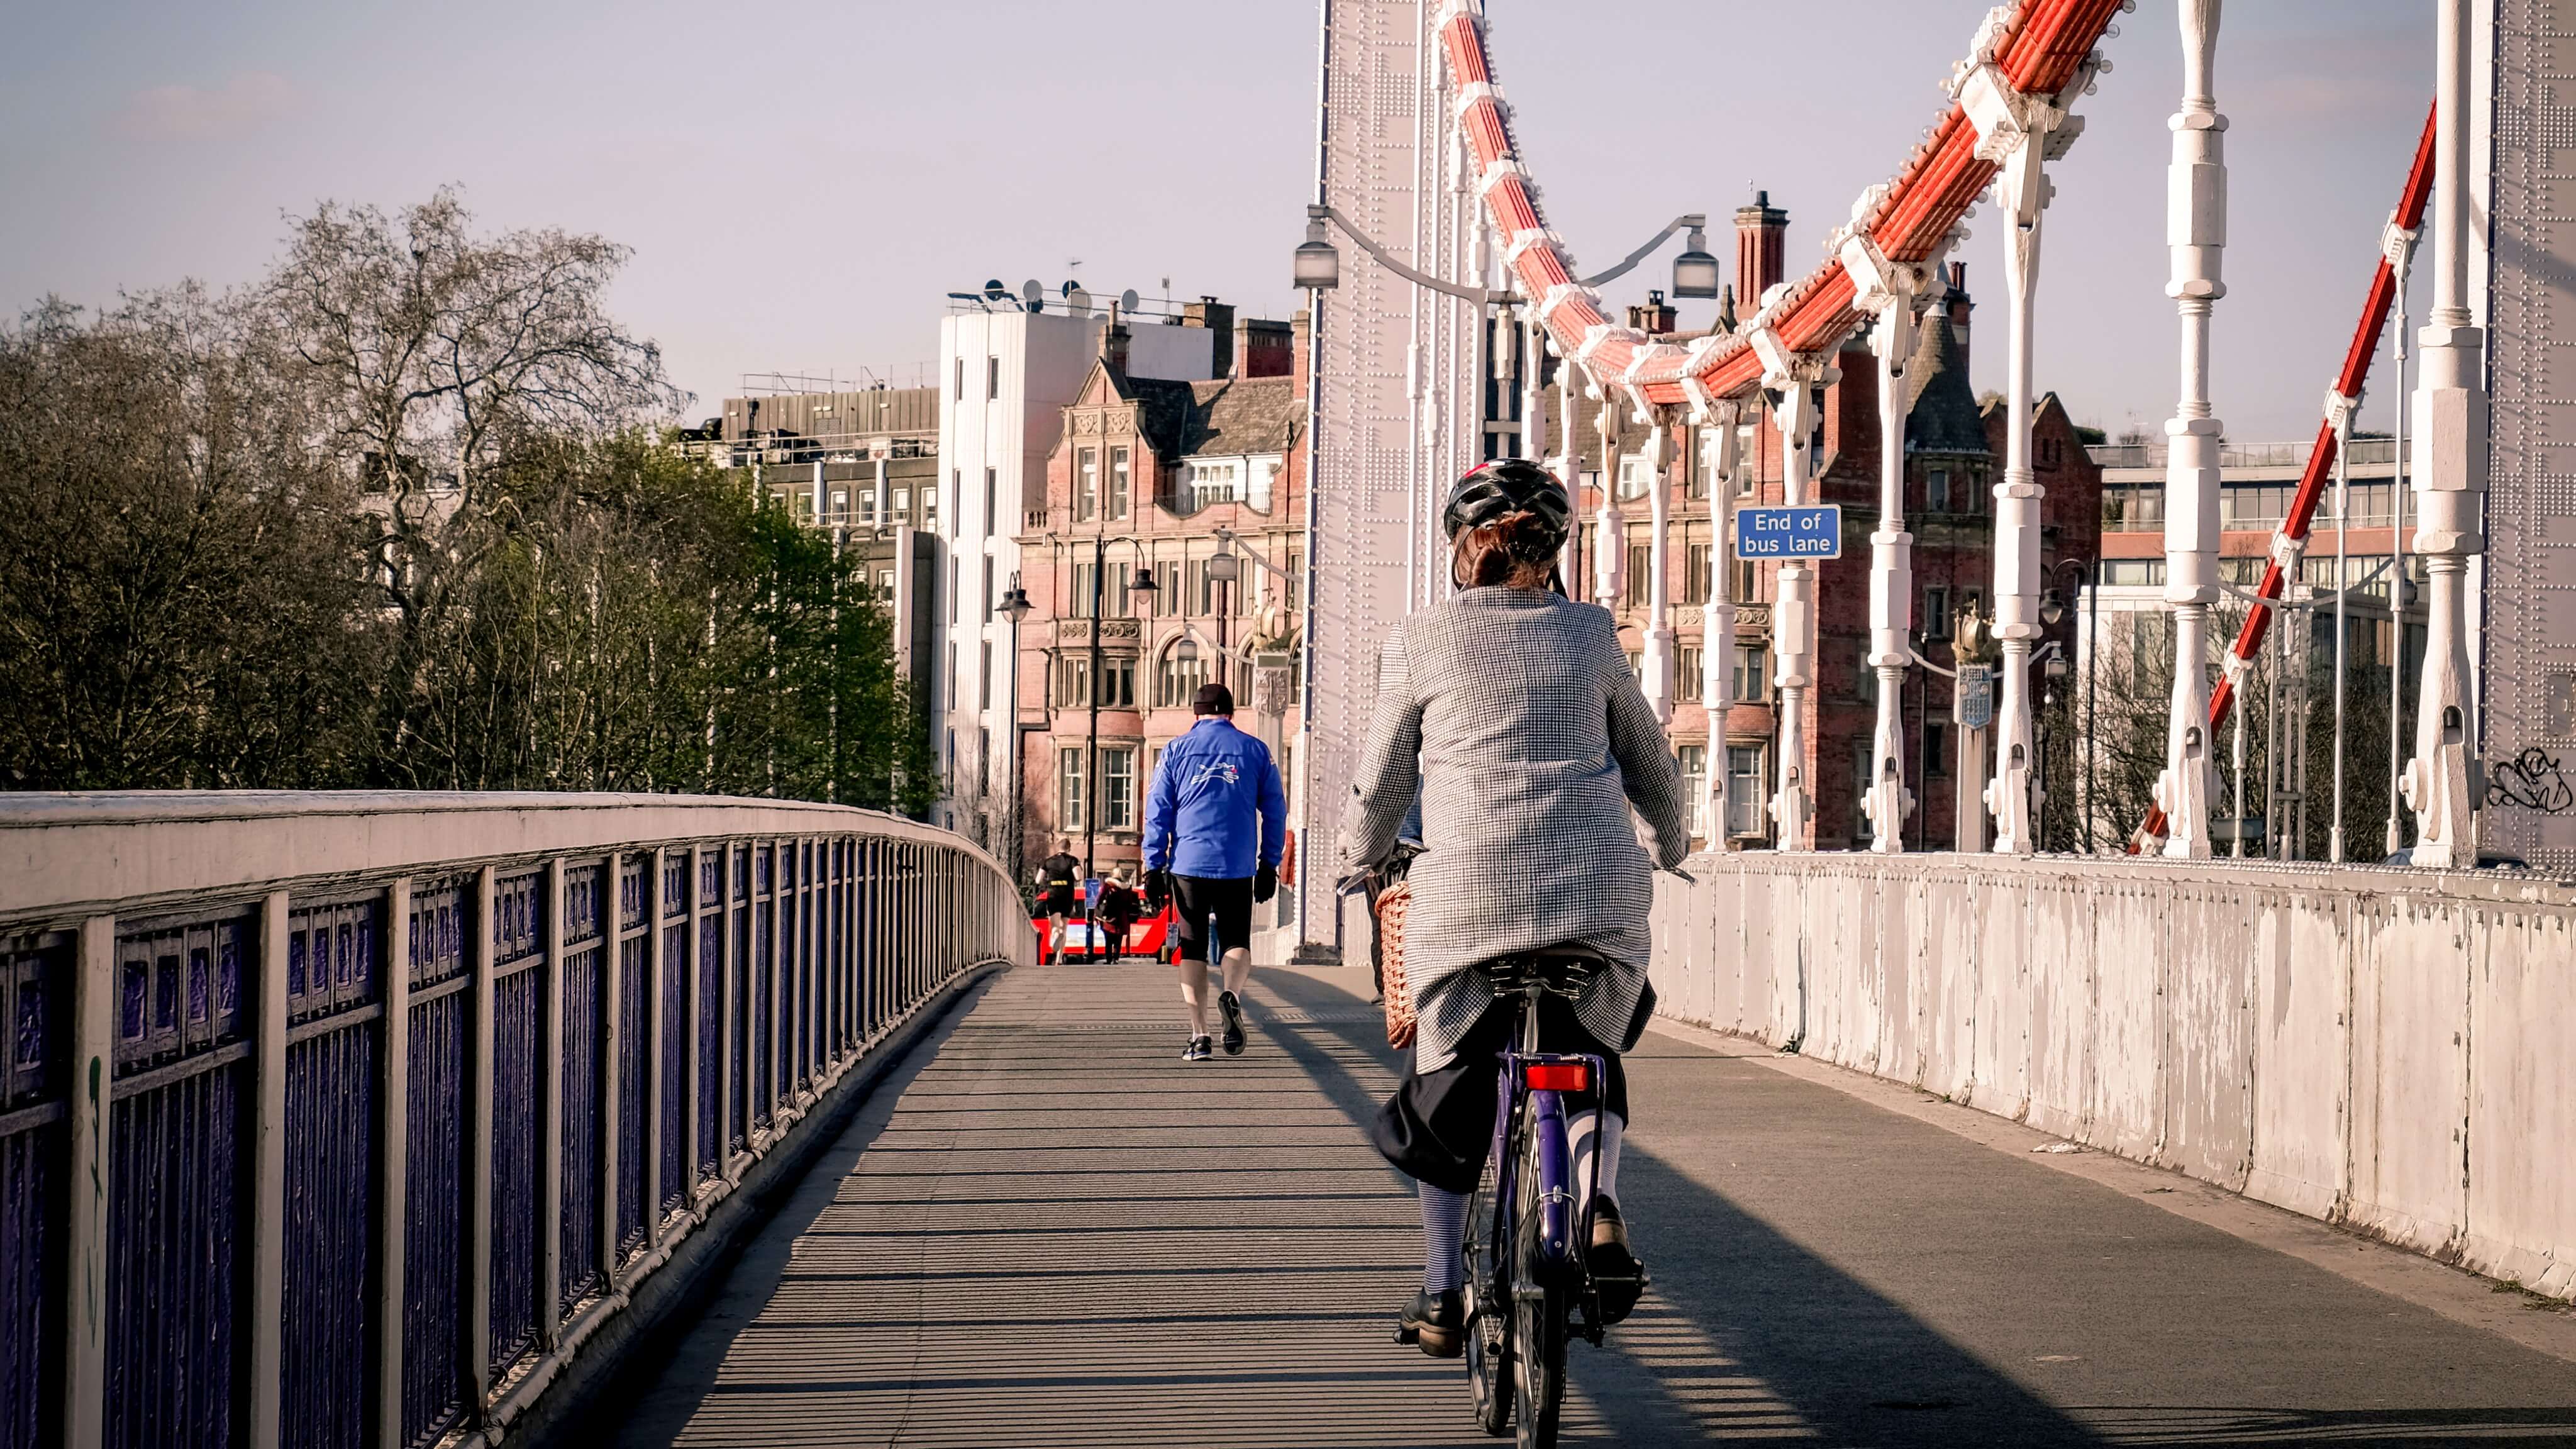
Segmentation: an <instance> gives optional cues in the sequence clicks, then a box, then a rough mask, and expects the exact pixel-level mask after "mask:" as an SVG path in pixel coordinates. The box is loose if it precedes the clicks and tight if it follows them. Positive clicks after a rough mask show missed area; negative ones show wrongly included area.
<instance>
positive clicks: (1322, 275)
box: [1294, 206, 1342, 292]
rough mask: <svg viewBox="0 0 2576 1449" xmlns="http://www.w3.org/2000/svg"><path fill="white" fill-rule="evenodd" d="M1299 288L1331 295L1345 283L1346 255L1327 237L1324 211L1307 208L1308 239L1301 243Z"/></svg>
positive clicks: (1298, 247)
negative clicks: (1344, 259) (1343, 270)
mask: <svg viewBox="0 0 2576 1449" xmlns="http://www.w3.org/2000/svg"><path fill="white" fill-rule="evenodd" d="M1294 275H1295V277H1296V285H1297V286H1299V287H1311V288H1313V289H1314V290H1316V291H1318V292H1329V291H1331V290H1333V289H1334V288H1336V287H1339V286H1340V285H1341V284H1342V254H1341V253H1340V252H1339V251H1336V250H1334V248H1333V244H1332V242H1331V241H1330V240H1329V239H1327V238H1326V237H1325V235H1324V209H1323V208H1322V207H1320V206H1310V207H1307V208H1306V239H1305V240H1304V241H1302V242H1299V243H1298V244H1297V257H1296V264H1295V271H1294Z"/></svg>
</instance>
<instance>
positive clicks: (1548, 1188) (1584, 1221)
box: [1490, 1048, 1604, 1268]
mask: <svg viewBox="0 0 2576 1449" xmlns="http://www.w3.org/2000/svg"><path fill="white" fill-rule="evenodd" d="M1577 1062H1580V1063H1583V1064H1584V1065H1585V1067H1586V1068H1587V1070H1588V1072H1589V1075H1588V1076H1587V1077H1586V1078H1585V1080H1587V1081H1589V1082H1591V1083H1592V1084H1593V1086H1594V1091H1595V1093H1596V1094H1597V1093H1598V1091H1599V1087H1600V1083H1601V1081H1602V1078H1603V1074H1604V1065H1603V1063H1602V1060H1601V1058H1599V1057H1596V1056H1563V1055H1556V1054H1550V1053H1537V1054H1532V1055H1527V1056H1524V1055H1523V1054H1521V1053H1520V1052H1518V1051H1515V1050H1512V1049H1510V1048H1505V1049H1504V1051H1503V1066H1502V1082H1501V1086H1500V1091H1499V1092H1498V1093H1497V1105H1498V1110H1497V1111H1496V1112H1495V1113H1494V1142H1493V1146H1492V1148H1491V1149H1490V1151H1491V1152H1492V1154H1493V1161H1494V1183H1495V1202H1494V1217H1495V1220H1496V1222H1497V1224H1498V1225H1500V1224H1509V1225H1510V1226H1511V1229H1512V1232H1513V1233H1514V1234H1517V1232H1518V1230H1519V1223H1518V1222H1517V1220H1516V1218H1515V1214H1516V1213H1517V1212H1518V1207H1517V1203H1518V1194H1517V1193H1516V1192H1515V1191H1514V1190H1513V1189H1514V1187H1515V1186H1516V1182H1515V1178H1516V1177H1517V1174H1518V1173H1519V1171H1520V1164H1519V1163H1518V1162H1516V1161H1514V1160H1513V1158H1512V1157H1511V1155H1510V1148H1511V1131H1512V1119H1513V1117H1514V1115H1515V1113H1516V1112H1520V1111H1526V1112H1527V1113H1529V1114H1530V1133H1531V1137H1532V1140H1533V1142H1534V1143H1535V1144H1536V1146H1537V1153H1536V1155H1537V1157H1538V1224H1537V1227H1538V1250H1539V1257H1540V1259H1541V1261H1543V1262H1545V1263H1546V1264H1547V1265H1548V1266H1549V1267H1551V1268H1561V1267H1564V1266H1566V1265H1568V1264H1570V1263H1572V1262H1573V1261H1574V1257H1575V1250H1574V1244H1575V1241H1576V1234H1577V1233H1578V1232H1579V1231H1582V1230H1585V1229H1588V1228H1589V1226H1590V1219H1591V1216H1592V1205H1591V1204H1590V1203H1588V1202H1585V1203H1578V1202H1576V1201H1575V1175H1574V1149H1573V1145H1572V1143H1571V1142H1569V1141H1568V1139H1567V1131H1566V1111H1565V1094H1564V1093H1563V1092H1559V1091H1555V1090H1552V1089H1549V1088H1545V1087H1528V1086H1524V1085H1522V1082H1523V1080H1524V1079H1523V1077H1522V1069H1523V1068H1525V1067H1530V1066H1570V1065H1573V1064H1574V1063H1577ZM1595 1110H1596V1111H1597V1110H1599V1109H1598V1108H1597V1107H1596V1108H1595ZM1592 1151H1593V1153H1594V1154H1595V1155H1596V1156H1598V1154H1599V1153H1600V1151H1601V1137H1600V1134H1599V1133H1598V1132H1595V1133H1594V1134H1593V1136H1592ZM1505 1246H1507V1244H1497V1245H1496V1247H1497V1248H1498V1249H1500V1248H1504V1247H1505Z"/></svg>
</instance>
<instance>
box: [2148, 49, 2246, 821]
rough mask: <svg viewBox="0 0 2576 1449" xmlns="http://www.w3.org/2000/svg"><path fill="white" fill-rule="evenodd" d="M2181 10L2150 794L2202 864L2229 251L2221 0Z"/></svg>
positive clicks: (2168, 233) (2169, 192) (2168, 230)
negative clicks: (2167, 622)
mask: <svg viewBox="0 0 2576 1449" xmlns="http://www.w3.org/2000/svg"><path fill="white" fill-rule="evenodd" d="M2180 8H2181V17H2182V56H2183V96H2182V109H2181V110H2180V111H2179V112H2177V113H2176V114H2175V115H2174V117H2173V119H2172V120H2171V121H2170V122H2168V123H2167V124H2168V125H2169V126H2170V127H2171V129H2172V131H2173V137H2174V141H2173V161H2172V164H2171V166H2170V167H2169V168H2168V170H2167V172H2166V180H2167V186H2166V194H2165V206H2166V211H2165V242H2166V245H2167V247H2168V249H2169V250H2170V252H2171V253H2172V257H2173V276H2172V280H2171V281H2169V282H2168V283H2167V284H2166V286H2165V294H2166V295H2167V296H2170V297H2172V298H2173V299H2174V306H2175V310H2176V311H2178V312H2179V313H2180V314H2181V317H2182V389H2181V397H2180V400H2179V402H2178V403H2177V404H2176V406H2175V408H2174V416H2173V417H2172V418H2170V419H2168V420H2167V421H2166V423H2165V446H2166V456H2165V602H2166V603H2167V604H2169V605H2171V606H2172V607H2173V616H2174V682H2173V704H2172V712H2171V714H2170V715H2169V717H2168V718H2167V720H2166V731H2165V768H2164V773H2163V774H2162V775H2161V776H2160V777H2159V778H2158V779H2157V781H2156V791H2155V794H2156V804H2157V806H2158V808H2160V809H2162V810H2163V811H2164V813H2165V828H2166V831H2167V834H2166V836H2165V852H2164V853H2165V854H2167V855H2169V856H2177V857H2191V858H2206V857H2207V856H2208V855H2209V791H2210V771H2211V766H2210V755H2209V664H2208V651H2209V614H2210V607H2211V606H2212V605H2214V604H2216V603H2217V602H2218V592H2219V590H2218V483H2219V474H2218V444H2219V439H2220V438H2221V436H2222V435H2223V434H2224V431H2225V430H2224V428H2223V427H2222V426H2221V425H2220V423H2219V421H2218V419H2217V418H2215V417H2213V416H2211V414H2210V403H2209V317H2210V312H2211V309H2212V307H2213V305H2214V304H2215V303H2216V302H2217V300H2218V299H2219V298H2221V297H2223V296H2226V295H2227V284H2226V282H2225V281H2224V280H2223V278H2222V277H2221V274H2220V266H2219V263H2220V260H2221V258H2222V256H2223V255H2224V253H2225V250H2226V246H2227V152H2226V146H2225V139H2226V133H2227V118H2226V117H2225V116H2222V115H2220V114H2219V113H2218V104H2217V100H2216V97H2215V94H2214V91H2213V86H2212V79H2211V70H2212V67H2213V65H2214V63H2215V57H2216V50H2217V44H2218V10H2219V0H2181V7H2180ZM2241 707H2242V706H2241V705H2240V708H2241Z"/></svg>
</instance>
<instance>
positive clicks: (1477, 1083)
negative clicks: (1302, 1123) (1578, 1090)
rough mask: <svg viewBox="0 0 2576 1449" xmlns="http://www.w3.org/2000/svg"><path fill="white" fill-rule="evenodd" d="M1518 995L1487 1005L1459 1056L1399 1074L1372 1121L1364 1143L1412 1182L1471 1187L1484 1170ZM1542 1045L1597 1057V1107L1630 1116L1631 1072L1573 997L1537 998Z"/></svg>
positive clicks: (1458, 1189) (1451, 1188)
mask: <svg viewBox="0 0 2576 1449" xmlns="http://www.w3.org/2000/svg"><path fill="white" fill-rule="evenodd" d="M1519 1005H1520V1001H1519V999H1518V998H1512V999H1510V1000H1504V1001H1497V1002H1495V1003H1494V1004H1493V1005H1492V1006H1489V1007H1487V1008H1485V1014H1484V1015H1483V1016H1480V1017H1478V1018H1476V1024H1475V1025H1474V1026H1471V1027H1469V1028H1467V1035H1466V1036H1465V1037H1464V1038H1463V1039H1462V1040H1460V1041H1459V1043H1458V1054H1457V1055H1456V1056H1454V1057H1452V1058H1450V1061H1449V1065H1447V1066H1445V1067H1442V1068H1440V1069H1439V1070H1438V1071H1435V1072H1413V1071H1408V1072H1406V1073H1405V1074H1404V1080H1403V1082H1401V1083H1400V1084H1398V1085H1397V1087H1396V1089H1395V1095H1394V1096H1392V1097H1389V1098H1387V1099H1386V1104H1385V1105H1384V1106H1382V1107H1380V1108H1379V1109H1378V1114H1377V1120H1376V1121H1375V1122H1372V1123H1371V1124H1369V1141H1370V1143H1371V1144H1372V1145H1374V1146H1375V1147H1376V1148H1377V1150H1378V1155H1379V1156H1381V1157H1383V1158H1385V1159H1386V1160H1387V1161H1389V1162H1391V1163H1393V1164H1395V1166H1396V1168H1397V1169H1398V1170H1399V1171H1401V1172H1403V1173H1404V1175H1405V1176H1407V1177H1410V1178H1412V1179H1414V1180H1415V1181H1417V1182H1427V1183H1429V1184H1431V1185H1432V1186H1433V1187H1439V1188H1446V1189H1448V1190H1449V1191H1451V1192H1473V1191H1475V1189H1476V1183H1477V1181H1478V1180H1479V1179H1481V1178H1482V1177H1483V1176H1484V1175H1485V1157H1486V1155H1487V1154H1488V1153H1490V1152H1491V1151H1492V1150H1493V1144H1494V1110H1495V1108H1496V1107H1497V1106H1498V1105H1499V1104H1500V1102H1499V1094H1500V1093H1501V1091H1502V1069H1501V1067H1500V1066H1499V1065H1498V1064H1497V1060H1496V1059H1497V1058H1499V1057H1500V1056H1501V1055H1502V1050H1503V1044H1504V1043H1505V1042H1506V1041H1507V1040H1509V1038H1510V1035H1511V1029H1512V1022H1513V1020H1514V1019H1515V1017H1516V1016H1517V1015H1518V1013H1517V1012H1516V1011H1515V1010H1514V1008H1515V1007H1517V1006H1519ZM1538 1044H1539V1049H1540V1050H1541V1051H1549V1052H1563V1053H1565V1054H1567V1055H1569V1056H1582V1055H1586V1054H1589V1055H1592V1056H1597V1057H1599V1058H1601V1062H1602V1074H1601V1075H1602V1082H1601V1106H1602V1109H1603V1110H1604V1111H1607V1112H1609V1113H1610V1114H1611V1115H1612V1116H1614V1117H1617V1118H1619V1119H1620V1120H1621V1121H1623V1122H1624V1121H1626V1120H1627V1117H1628V1073H1627V1069H1626V1068H1624V1067H1622V1066H1621V1065H1620V1063H1619V1053H1618V1052H1616V1051H1614V1050H1612V1049H1611V1048H1610V1047H1608V1046H1607V1045H1605V1044H1603V1043H1602V1042H1600V1041H1598V1040H1595V1039H1594V1037H1593V1035H1592V1033H1591V1032H1589V1031H1586V1030H1585V1029H1584V1026H1583V1021H1582V1019H1581V1018H1579V1017H1577V1016H1576V1015H1575V1014H1574V1003H1573V1002H1571V1001H1568V1000H1566V999H1565V998H1564V997H1561V996H1546V997H1541V998H1540V999H1539V1003H1538Z"/></svg>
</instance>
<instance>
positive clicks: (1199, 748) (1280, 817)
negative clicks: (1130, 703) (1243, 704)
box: [1145, 715, 1288, 880]
mask: <svg viewBox="0 0 2576 1449" xmlns="http://www.w3.org/2000/svg"><path fill="white" fill-rule="evenodd" d="M1256 816H1257V817H1258V818H1257V819H1256ZM1287 828H1288V791H1287V789H1286V787H1284V786H1283V785H1281V783H1280V781H1279V766H1278V765H1277V764H1276V763H1274V762H1273V761H1272V760H1271V758H1270V747H1269V746H1267V745H1265V744H1263V743H1262V742H1261V741H1259V740H1257V739H1254V738H1253V737H1252V736H1250V735H1248V734H1245V733H1244V732H1243V731H1241V730H1239V729H1236V728H1235V727H1234V724H1233V722H1232V721H1230V720H1227V719H1224V718H1222V717H1219V716H1214V715H1211V716H1208V717H1206V718H1203V719H1201V720H1200V721H1199V722H1198V723H1197V724H1194V725H1192V726H1190V732H1189V733H1188V734H1185V735H1183V736H1181V737H1180V738H1179V739H1176V740H1174V741H1172V742H1171V744H1170V745H1168V746H1166V747H1165V748H1164V750H1163V759H1162V762H1161V763H1160V764H1158V765H1156V766H1155V767H1154V784H1153V788H1152V789H1151V790H1150V791H1148V792H1147V794H1146V796H1145V868H1146V869H1147V870H1168V871H1170V872H1171V873H1172V874H1174V875H1187V876H1197V877H1199V878H1201V879H1203V880H1248V879H1250V878H1251V876H1252V873H1253V868H1254V867H1255V866H1256V865H1271V866H1276V865H1277V864H1279V850H1280V847H1281V846H1282V845H1283V844H1284V843H1285V842H1286V835H1287ZM1256 845H1258V847H1259V853H1258V855H1257V856H1256V854H1255V851H1254V847H1255V846H1256Z"/></svg>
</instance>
